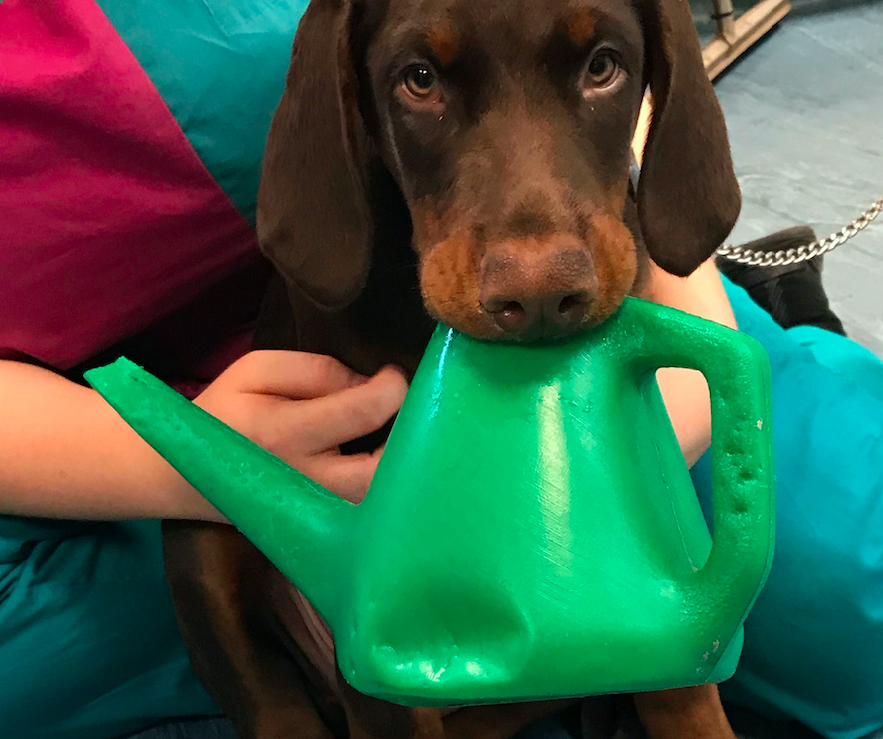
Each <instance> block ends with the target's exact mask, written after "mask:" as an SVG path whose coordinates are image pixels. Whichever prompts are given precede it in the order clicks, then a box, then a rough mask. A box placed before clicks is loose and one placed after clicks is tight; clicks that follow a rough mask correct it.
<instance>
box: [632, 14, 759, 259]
mask: <svg viewBox="0 0 883 739" xmlns="http://www.w3.org/2000/svg"><path fill="white" fill-rule="evenodd" d="M642 6H643V9H644V13H643V15H644V19H643V20H644V28H645V34H646V39H647V42H646V46H647V62H648V65H649V78H648V80H649V84H650V91H651V93H652V97H653V114H652V118H651V122H650V130H649V133H648V137H647V143H646V145H645V147H644V160H643V162H642V166H641V177H640V182H639V186H638V215H639V219H640V223H641V230H642V232H643V235H644V240H645V242H646V244H647V249H648V251H649V252H650V256H651V257H652V258H653V261H654V262H656V263H657V264H658V265H659V266H660V267H662V268H663V269H664V270H666V271H667V272H670V273H672V274H675V275H680V276H686V275H689V274H690V273H691V272H693V271H694V270H695V269H696V268H697V267H698V266H699V265H700V264H702V262H704V261H705V260H706V259H708V258H709V257H710V256H711V255H712V254H713V253H714V251H715V250H716V249H717V248H718V247H719V246H720V245H721V243H722V242H723V241H724V239H726V237H727V236H728V235H729V233H730V231H731V230H732V228H733V226H734V225H735V223H736V219H737V218H738V217H739V210H740V208H741V205H742V197H741V193H740V191H739V183H738V181H737V180H736V175H735V172H734V171H733V160H732V156H731V154H730V144H729V140H728V137H727V129H726V123H725V122H724V115H723V111H722V110H721V108H720V104H719V103H718V101H717V97H716V96H715V93H714V88H713V87H712V85H711V82H710V81H709V79H708V76H707V74H706V72H705V68H704V65H703V63H702V50H701V48H700V45H699V38H698V35H697V33H696V28H695V26H694V24H693V16H692V13H691V10H690V4H689V2H688V1H687V0H644V2H643V3H642Z"/></svg>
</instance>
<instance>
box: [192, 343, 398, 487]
mask: <svg viewBox="0 0 883 739" xmlns="http://www.w3.org/2000/svg"><path fill="white" fill-rule="evenodd" d="M407 389H408V387H407V383H406V381H405V378H404V376H403V375H402V374H401V372H399V371H398V370H396V369H394V368H392V367H388V368H384V369H382V370H381V371H380V372H378V373H377V374H376V375H374V377H371V378H367V377H364V376H362V375H359V374H356V373H355V372H353V371H352V370H350V369H348V368H347V367H345V366H344V365H343V364H341V363H340V362H338V361H336V360H335V359H332V358H331V357H327V356H322V355H319V354H306V353H304V352H292V351H254V352H251V353H249V354H246V355H245V356H244V357H242V358H241V359H239V360H238V361H236V362H234V363H233V364H232V365H231V366H230V367H229V368H228V369H227V370H226V371H225V372H224V373H223V374H221V375H220V376H219V377H218V378H217V379H216V380H215V381H214V382H213V383H212V384H211V385H209V387H207V388H206V389H205V390H204V391H203V392H202V394H200V395H199V397H198V398H197V399H196V400H195V403H196V404H197V405H199V406H200V407H202V408H203V409H204V410H206V411H208V412H209V413H211V414H212V415H213V416H216V417H217V418H219V419H220V420H222V421H224V423H226V424H228V425H229V426H231V427H233V428H234V429H236V430H237V431H239V432H240V433H241V434H243V435H244V436H247V437H248V438H249V439H251V440H252V441H254V442H255V443H256V444H258V445H259V446H262V447H263V448H264V449H266V450H268V451H269V452H272V453H273V454H275V455H276V456H278V457H280V458H281V459H283V460H285V461H286V462H287V463H288V464H290V465H291V466H292V467H294V468H295V469H297V470H299V471H301V472H303V473H304V474H305V475H307V476H308V477H310V478H312V479H313V480H315V481H316V482H318V483H319V484H321V485H323V486H325V487H326V488H328V489H329V490H330V491H332V492H334V493H336V494H337V495H340V496H342V497H344V498H346V499H348V500H351V501H354V502H357V501H359V500H361V499H362V498H363V497H364V495H365V493H366V492H367V490H368V486H369V485H370V483H371V479H372V478H373V476H374V470H375V469H376V467H377V461H378V459H379V457H380V451H381V450H378V451H377V452H375V453H373V454H357V455H342V454H341V453H340V450H339V447H340V445H341V444H343V443H344V442H347V441H351V440H353V439H357V438H359V437H360V436H364V435H365V434H368V433H370V432H372V431H375V430H377V429H379V428H380V427H381V426H383V424H385V423H386V422H387V421H388V420H389V419H390V418H392V416H393V415H395V413H396V412H398V410H399V408H400V406H401V404H402V401H403V400H404V398H405V393H406V392H407Z"/></svg>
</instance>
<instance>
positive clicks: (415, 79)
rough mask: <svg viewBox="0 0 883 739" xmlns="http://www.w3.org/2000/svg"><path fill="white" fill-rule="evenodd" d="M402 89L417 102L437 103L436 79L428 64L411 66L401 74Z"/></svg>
mask: <svg viewBox="0 0 883 739" xmlns="http://www.w3.org/2000/svg"><path fill="white" fill-rule="evenodd" d="M402 87H403V88H404V90H405V92H406V93H407V94H408V95H410V96H411V97H412V98H413V99H414V100H415V101H417V102H421V103H422V102H437V98H438V97H439V90H438V87H439V85H438V78H437V77H436V76H435V72H434V71H433V69H432V67H430V66H429V65H428V64H412V65H411V66H410V67H408V68H407V69H406V70H405V71H404V73H403V74H402Z"/></svg>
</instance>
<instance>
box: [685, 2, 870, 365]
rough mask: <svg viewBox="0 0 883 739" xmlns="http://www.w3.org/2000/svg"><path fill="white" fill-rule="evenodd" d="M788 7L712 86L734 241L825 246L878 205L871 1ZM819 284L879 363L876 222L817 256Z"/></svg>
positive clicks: (842, 317)
mask: <svg viewBox="0 0 883 739" xmlns="http://www.w3.org/2000/svg"><path fill="white" fill-rule="evenodd" d="M793 1H794V4H795V9H796V10H795V12H793V13H792V14H791V15H790V16H788V17H786V18H785V20H784V21H783V22H782V23H781V24H780V26H779V27H778V28H777V29H776V30H775V31H773V32H772V33H771V34H770V35H769V36H768V37H767V38H766V40H764V41H763V42H762V43H760V44H759V45H758V46H756V47H755V48H754V49H753V50H752V51H750V52H749V53H748V55H746V56H745V57H744V58H743V59H742V60H741V61H739V62H738V63H737V64H736V65H735V66H733V67H732V68H731V69H730V70H729V71H727V72H726V73H725V74H724V75H723V76H722V77H721V78H719V80H718V81H717V84H716V87H717V91H718V96H719V97H720V100H721V103H722V105H723V108H724V111H725V113H726V115H727V121H728V124H729V127H730V135H731V140H732V145H733V154H734V158H735V161H736V169H737V173H738V175H739V179H740V181H741V184H742V189H743V194H744V206H743V212H742V218H741V220H740V222H739V223H738V225H737V226H736V229H735V231H734V233H733V237H732V240H733V241H734V242H739V241H748V240H751V239H754V238H758V237H760V236H764V235H766V234H768V233H771V232H773V231H777V230H779V229H781V228H785V227H788V226H793V225H798V224H808V225H811V226H812V227H814V228H815V229H816V230H817V232H818V234H819V235H820V236H821V235H827V234H828V233H830V232H832V231H835V230H838V229H839V228H841V227H842V226H843V225H845V224H846V223H847V222H849V221H850V220H852V219H853V218H854V217H855V216H856V215H857V214H858V213H859V212H861V211H862V210H864V209H865V208H866V207H867V206H868V205H870V204H871V203H872V202H873V201H874V200H876V199H877V198H879V197H881V196H883V1H881V0H875V1H874V2H864V3H856V2H852V3H850V2H844V1H843V0H839V2H837V0H834V2H832V0H827V2H821V1H820V0H793ZM694 2H695V7H696V8H697V16H698V15H699V12H698V10H699V9H700V8H703V7H707V6H706V5H705V3H704V0H694ZM699 20H700V24H701V19H699ZM825 283H826V286H827V288H828V293H829V294H830V296H831V299H832V302H833V304H834V307H835V310H836V312H837V313H838V315H840V317H841V319H842V320H843V322H844V324H846V328H847V330H848V331H849V333H850V335H851V336H852V337H853V338H855V339H856V340H858V341H859V342H861V343H862V344H864V345H865V346H867V347H869V348H870V349H872V350H873V351H875V352H876V353H877V354H878V355H880V356H883V216H881V217H880V218H878V219H877V221H876V222H875V223H874V224H873V225H872V226H871V227H870V228H868V229H867V231H865V232H864V233H863V234H861V235H859V236H858V237H856V239H855V240H854V241H850V242H849V243H848V244H846V245H844V246H843V247H841V248H840V249H839V250H837V251H836V252H834V253H833V254H831V255H830V256H829V257H828V259H827V264H826V272H825Z"/></svg>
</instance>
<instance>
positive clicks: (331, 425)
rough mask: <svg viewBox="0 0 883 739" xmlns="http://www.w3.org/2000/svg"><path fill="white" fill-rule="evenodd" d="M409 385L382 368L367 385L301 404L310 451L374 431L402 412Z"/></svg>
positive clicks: (393, 371)
mask: <svg viewBox="0 0 883 739" xmlns="http://www.w3.org/2000/svg"><path fill="white" fill-rule="evenodd" d="M407 392H408V383H407V381H406V380H405V378H404V376H403V375H402V373H401V372H400V371H399V370H397V369H395V368H393V367H385V368H384V369H382V370H380V372H378V373H377V374H376V375H374V377H372V378H371V379H370V380H368V381H367V382H365V383H363V384H361V385H358V386H357V387H351V388H348V389H347V390H341V391H340V392H338V393H334V394H333V395H328V396H326V397H324V398H316V399H315V400H308V401H304V402H303V403H300V404H299V405H298V408H297V409H296V411H297V413H298V414H301V416H300V418H301V424H302V425H301V427H302V428H307V429H309V430H310V431H309V437H310V438H309V446H310V447H311V449H310V451H313V452H318V451H322V450H324V449H333V448H335V447H338V446H340V445H341V444H343V443H344V442H347V441H352V440H353V439H358V438H359V437H360V436H364V435H365V434H369V433H371V432H372V431H376V430H377V429H379V428H380V427H381V426H383V424H385V423H386V422H387V421H388V420H389V419H390V418H392V417H393V416H394V415H395V414H396V413H397V412H398V410H399V408H401V405H402V401H403V400H404V399H405V394H406V393H407Z"/></svg>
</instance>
